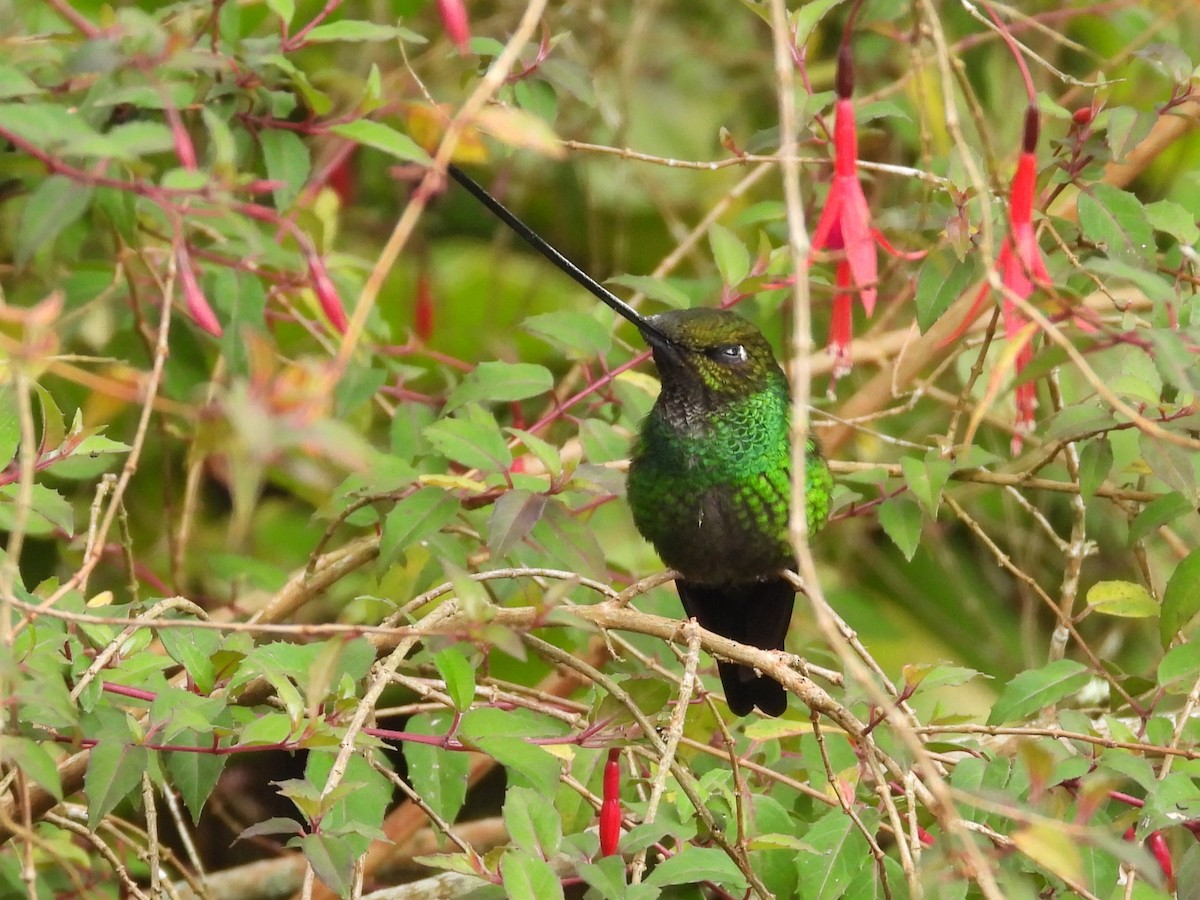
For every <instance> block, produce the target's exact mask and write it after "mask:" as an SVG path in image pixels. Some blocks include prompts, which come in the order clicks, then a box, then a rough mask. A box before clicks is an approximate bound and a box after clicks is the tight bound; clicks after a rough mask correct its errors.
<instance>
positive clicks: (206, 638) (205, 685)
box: [158, 627, 222, 694]
mask: <svg viewBox="0 0 1200 900" xmlns="http://www.w3.org/2000/svg"><path fill="white" fill-rule="evenodd" d="M158 639H159V640H160V641H162V645H163V649H164V650H166V651H167V655H168V656H170V657H171V659H173V660H175V661H176V662H177V663H179V664H180V665H181V666H183V668H184V670H185V671H186V672H187V673H188V677H189V678H190V679H191V680H192V683H193V684H195V686H196V688H197V690H199V691H200V692H201V693H202V694H207V693H208V692H209V691H211V690H212V688H213V683H214V681H215V678H216V673H215V671H214V669H213V664H212V655H213V654H214V653H216V652H217V650H218V649H219V648H220V646H221V640H222V638H221V635H220V634H218V633H217V632H215V631H213V630H212V629H211V628H186V627H184V628H164V629H162V631H160V632H159V635H158Z"/></svg>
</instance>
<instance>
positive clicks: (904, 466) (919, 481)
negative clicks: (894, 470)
mask: <svg viewBox="0 0 1200 900" xmlns="http://www.w3.org/2000/svg"><path fill="white" fill-rule="evenodd" d="M900 469H901V471H902V472H903V473H904V481H905V483H906V484H908V489H909V491H911V492H912V495H913V496H914V497H916V498H917V500H919V501H920V503H921V505H922V506H924V507H925V511H926V512H928V513H929V515H931V516H933V517H934V518H935V519H936V518H937V511H938V506H939V505H940V504H941V502H942V489H943V488H945V486H946V482H947V481H949V480H950V475H951V473H953V472H954V463H952V462H951V461H950V460H948V459H939V458H937V457H935V456H930V457H926V458H925V459H916V458H914V457H911V456H905V457H903V458H902V459H901V460H900Z"/></svg>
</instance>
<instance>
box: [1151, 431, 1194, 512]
mask: <svg viewBox="0 0 1200 900" xmlns="http://www.w3.org/2000/svg"><path fill="white" fill-rule="evenodd" d="M1138 448H1139V449H1140V450H1141V452H1142V459H1143V460H1145V461H1146V465H1147V466H1149V467H1150V471H1151V472H1153V473H1154V476H1155V477H1156V478H1159V479H1161V480H1162V482H1163V483H1164V484H1166V485H1167V486H1168V487H1169V488H1171V490H1173V491H1178V492H1179V493H1181V494H1183V496H1185V497H1186V498H1187V499H1188V502H1189V503H1190V504H1191V505H1192V506H1193V507H1195V506H1198V505H1200V484H1198V482H1197V478H1196V463H1197V456H1196V454H1195V453H1193V452H1191V451H1189V450H1185V449H1184V448H1183V447H1179V446H1176V445H1175V444H1169V443H1167V442H1166V441H1163V440H1159V439H1158V438H1154V437H1150V436H1149V435H1146V434H1143V435H1141V436H1140V437H1139V439H1138Z"/></svg>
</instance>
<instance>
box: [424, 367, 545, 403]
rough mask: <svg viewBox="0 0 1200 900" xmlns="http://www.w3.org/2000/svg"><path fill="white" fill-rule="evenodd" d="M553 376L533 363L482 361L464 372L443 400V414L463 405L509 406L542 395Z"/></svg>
mask: <svg viewBox="0 0 1200 900" xmlns="http://www.w3.org/2000/svg"><path fill="white" fill-rule="evenodd" d="M552 387H554V376H553V375H551V374H550V370H549V369H547V368H546V367H545V366H538V365H534V364H533V363H509V362H484V363H480V364H479V365H477V366H476V367H475V368H474V369H472V370H471V371H470V372H468V373H467V375H466V377H465V378H464V379H463V380H462V381H461V382H459V384H458V386H457V387H455V388H454V390H453V391H451V392H450V396H449V397H448V398H447V399H446V406H445V411H446V412H452V411H454V410H456V409H458V408H459V407H460V406H462V405H463V404H464V403H511V402H513V401H516V400H526V399H528V398H530V397H536V396H538V395H539V394H544V393H546V392H547V391H549V390H550V389H551V388H552Z"/></svg>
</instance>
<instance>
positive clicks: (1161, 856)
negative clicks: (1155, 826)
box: [1146, 831, 1175, 894]
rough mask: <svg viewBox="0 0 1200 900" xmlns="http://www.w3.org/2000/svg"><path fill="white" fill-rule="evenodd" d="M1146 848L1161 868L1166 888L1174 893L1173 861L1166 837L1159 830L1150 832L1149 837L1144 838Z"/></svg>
mask: <svg viewBox="0 0 1200 900" xmlns="http://www.w3.org/2000/svg"><path fill="white" fill-rule="evenodd" d="M1146 849H1147V850H1149V851H1150V855H1151V856H1153V857H1154V861H1155V862H1157V863H1158V867H1159V868H1160V869H1162V873H1163V878H1164V879H1166V882H1167V890H1168V891H1170V892H1171V893H1172V894H1174V893H1175V863H1174V861H1173V860H1172V859H1171V848H1170V847H1168V846H1167V839H1166V838H1165V837H1163V833H1162V832H1161V831H1152V832H1150V837H1148V838H1146Z"/></svg>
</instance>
